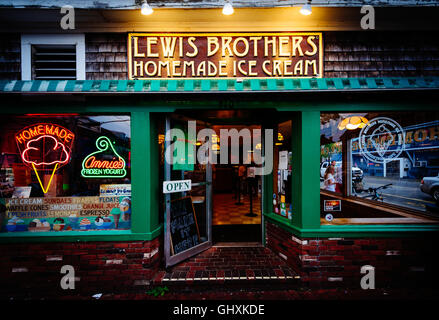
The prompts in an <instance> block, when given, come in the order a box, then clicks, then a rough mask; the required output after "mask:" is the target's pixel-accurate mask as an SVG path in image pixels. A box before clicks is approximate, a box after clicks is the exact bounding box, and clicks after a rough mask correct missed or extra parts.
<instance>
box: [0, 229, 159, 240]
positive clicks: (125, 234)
mask: <svg viewBox="0 0 439 320" xmlns="http://www.w3.org/2000/svg"><path fill="white" fill-rule="evenodd" d="M162 231H163V225H159V226H158V227H157V228H156V229H154V230H152V231H151V232H145V233H133V232H131V231H129V230H126V231H107V232H105V234H102V232H101V231H69V232H23V234H20V235H17V233H16V234H14V235H11V234H10V233H2V234H0V244H2V243H22V242H30V243H36V242H79V241H84V242H85V241H87V242H90V241H114V242H117V241H151V240H154V239H155V238H157V237H158V236H160V234H161V233H162Z"/></svg>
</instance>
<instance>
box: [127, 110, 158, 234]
mask: <svg viewBox="0 0 439 320" xmlns="http://www.w3.org/2000/svg"><path fill="white" fill-rule="evenodd" d="M131 125H132V130H131V131H132V137H131V143H132V145H131V167H132V169H131V177H132V197H133V201H132V204H133V220H132V232H136V233H137V232H139V233H150V234H151V235H152V236H153V234H156V233H157V232H158V230H157V229H158V228H159V223H158V221H159V216H158V215H159V213H158V199H159V198H158V191H159V190H158V170H157V168H158V167H159V165H158V143H157V132H156V126H155V123H154V121H152V119H151V113H149V112H132V118H131Z"/></svg>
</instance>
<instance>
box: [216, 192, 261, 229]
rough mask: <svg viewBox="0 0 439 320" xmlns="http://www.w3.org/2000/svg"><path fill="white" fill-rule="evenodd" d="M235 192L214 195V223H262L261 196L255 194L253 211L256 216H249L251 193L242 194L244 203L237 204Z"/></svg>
mask: <svg viewBox="0 0 439 320" xmlns="http://www.w3.org/2000/svg"><path fill="white" fill-rule="evenodd" d="M236 202H237V200H236V199H235V198H234V194H231V193H219V194H214V195H213V217H212V220H213V225H224V224H260V223H261V198H259V197H256V196H253V213H255V214H256V215H257V216H256V217H247V216H246V214H247V213H249V212H250V199H249V195H241V202H242V203H243V204H242V205H236V204H235V203H236Z"/></svg>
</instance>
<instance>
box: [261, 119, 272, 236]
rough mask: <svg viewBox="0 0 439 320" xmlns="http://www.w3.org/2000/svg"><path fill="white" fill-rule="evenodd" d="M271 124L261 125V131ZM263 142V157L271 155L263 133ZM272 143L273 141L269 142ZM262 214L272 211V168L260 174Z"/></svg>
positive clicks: (263, 228)
mask: <svg viewBox="0 0 439 320" xmlns="http://www.w3.org/2000/svg"><path fill="white" fill-rule="evenodd" d="M273 127H274V125H273V124H265V125H263V126H262V131H263V132H264V131H265V129H273ZM263 137H264V140H263V141H264V142H263V143H262V145H263V146H264V150H263V152H264V157H273V155H269V154H267V153H266V151H265V134H264V136H263ZM271 143H272V144H273V143H274V142H271ZM262 185H263V187H262V204H263V206H262V214H264V213H272V211H273V170H271V173H270V174H266V175H263V176H262ZM265 234H266V232H265V225H263V226H262V244H263V245H265Z"/></svg>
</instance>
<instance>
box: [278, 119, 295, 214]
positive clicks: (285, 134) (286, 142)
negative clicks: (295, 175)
mask: <svg viewBox="0 0 439 320" xmlns="http://www.w3.org/2000/svg"><path fill="white" fill-rule="evenodd" d="M291 129H292V121H291V120H290V121H285V122H282V123H279V124H278V125H277V133H276V131H275V132H274V133H275V138H274V148H273V152H274V156H273V212H274V213H277V214H279V215H281V216H282V217H285V218H289V219H291V214H292V204H291V197H292V190H291V187H292V182H291V167H292V157H293V155H292V150H291V143H292V141H291ZM276 135H277V136H276Z"/></svg>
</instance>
